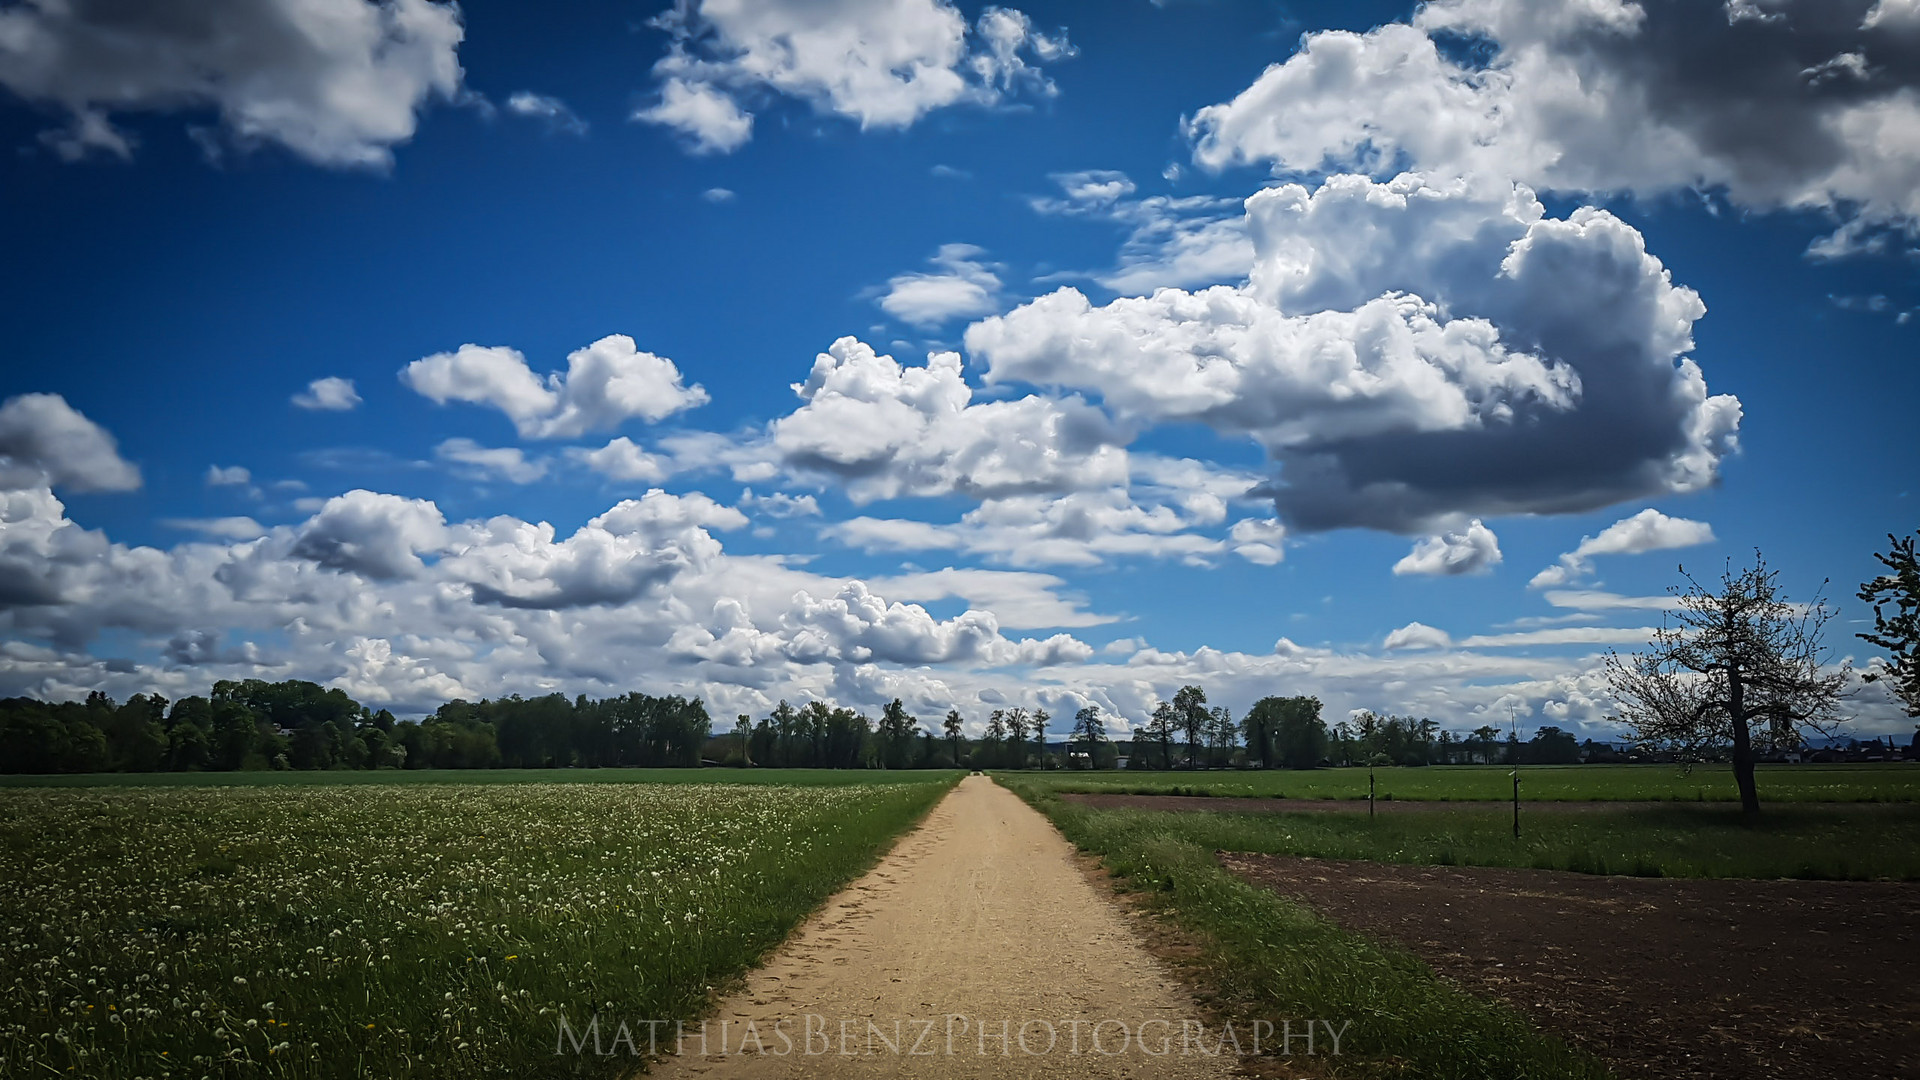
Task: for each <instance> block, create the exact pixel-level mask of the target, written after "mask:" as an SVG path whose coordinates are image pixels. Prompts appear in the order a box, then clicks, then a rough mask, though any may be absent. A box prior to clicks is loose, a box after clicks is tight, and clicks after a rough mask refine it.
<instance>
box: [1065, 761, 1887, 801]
mask: <svg viewBox="0 0 1920 1080" xmlns="http://www.w3.org/2000/svg"><path fill="white" fill-rule="evenodd" d="M1757 773H1758V783H1759V787H1760V799H1761V801H1762V802H1763V803H1764V802H1920V764H1911V763H1903V762H1889V763H1885V764H1847V765H1761V766H1759V767H1758V769H1757ZM1373 775H1374V782H1375V784H1376V786H1377V789H1378V790H1377V797H1378V798H1381V799H1413V800H1451V801H1482V800H1491V801H1499V800H1505V799H1508V798H1511V796H1512V793H1513V781H1512V779H1511V778H1512V776H1513V769H1512V767H1511V766H1507V765H1449V766H1445V767H1441V768H1434V767H1427V768H1381V769H1376V770H1373ZM1367 776H1368V770H1367V769H1364V768H1341V769H1304V770H1293V769H1271V770H1261V771H1245V770H1228V769H1220V770H1203V771H1198V772H1191V771H1176V772H1144V771H1138V772H1137V771H1133V770H1123V771H1117V772H1070V773H1056V774H1052V775H1051V776H1049V777H1048V783H1050V784H1051V785H1052V786H1053V787H1054V789H1055V790H1058V791H1078V792H1114V793H1125V794H1138V795H1150V794H1152V795H1211V796H1239V797H1254V798H1287V799H1364V798H1366V797H1367ZM1520 797H1521V798H1522V799H1523V800H1525V801H1530V802H1541V801H1551V802H1578V801H1587V800H1602V801H1615V800H1618V801H1627V802H1727V803H1737V802H1738V801H1739V799H1740V794H1739V792H1738V790H1736V789H1735V787H1734V783H1733V772H1732V769H1731V767H1730V766H1727V765H1695V766H1693V767H1692V768H1691V769H1683V768H1681V767H1680V766H1678V765H1525V766H1522V767H1521V769H1520Z"/></svg>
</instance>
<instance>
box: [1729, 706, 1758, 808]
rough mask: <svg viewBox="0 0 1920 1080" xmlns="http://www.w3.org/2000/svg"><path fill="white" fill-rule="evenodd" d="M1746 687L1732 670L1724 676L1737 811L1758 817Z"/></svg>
mask: <svg viewBox="0 0 1920 1080" xmlns="http://www.w3.org/2000/svg"><path fill="white" fill-rule="evenodd" d="M1746 698H1747V688H1746V684H1745V683H1744V682H1743V681H1742V680H1741V678H1740V672H1739V670H1738V669H1735V670H1733V671H1731V672H1729V673H1728V675H1727V705H1728V706H1729V707H1730V710H1731V711H1732V713H1733V782H1734V783H1735V784H1738V785H1739V786H1740V812H1741V814H1743V815H1745V816H1746V817H1748V818H1753V817H1757V816H1759V814H1760V790H1759V789H1758V788H1757V787H1755V786H1754V783H1753V740H1752V739H1751V738H1749V737H1748V733H1747V701H1746Z"/></svg>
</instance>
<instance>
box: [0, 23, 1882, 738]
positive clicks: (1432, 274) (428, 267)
mask: <svg viewBox="0 0 1920 1080" xmlns="http://www.w3.org/2000/svg"><path fill="white" fill-rule="evenodd" d="M737 7H738V5H732V4H715V3H712V2H711V0H708V2H704V3H702V2H690V3H688V4H685V5H683V6H682V7H680V8H678V9H676V10H675V12H671V13H665V14H663V9H662V5H658V4H651V5H649V4H593V5H572V6H569V7H568V8H567V9H566V10H563V11H554V10H546V9H541V10H537V11H536V10H534V9H529V8H525V7H523V6H513V5H498V4H487V3H468V4H463V5H460V6H459V7H457V8H455V7H453V6H451V5H431V4H426V3H424V2H420V0H408V2H404V3H393V4H389V5H386V6H374V5H370V4H367V3H365V2H364V0H328V2H327V3H325V4H321V5H318V6H316V7H315V8H314V9H313V10H315V11H318V10H323V9H324V10H327V11H329V12H330V13H331V14H334V15H337V16H339V19H338V20H336V21H335V22H333V23H328V24H320V23H307V22H302V20H301V17H297V16H293V15H287V14H285V13H284V12H282V11H281V6H280V5H279V4H277V3H275V2H273V0H245V2H242V0H194V2H193V3H191V4H186V5H184V6H183V7H182V10H186V9H192V10H193V11H194V12H195V13H196V14H198V15H201V16H203V17H204V18H202V19H201V20H199V21H197V22H196V21H195V20H191V19H185V20H180V21H178V22H177V23H176V22H172V21H169V20H165V19H160V18H158V17H153V18H151V19H149V18H148V17H145V16H141V15H138V14H134V15H126V14H117V13H104V14H93V13H90V11H87V10H83V11H82V12H81V13H80V14H73V13H71V12H68V13H62V12H61V11H60V10H59V9H58V8H55V7H51V6H49V7H41V6H38V5H35V4H27V5H23V6H16V7H14V8H12V9H9V10H8V11H5V12H0V31H10V32H11V36H9V33H0V86H3V87H4V88H5V90H4V91H0V145H4V146H5V147H6V148H8V150H9V152H8V153H7V154H5V155H0V170H4V176H5V179H4V183H5V185H6V190H7V191H8V192H9V193H10V195H11V197H10V198H9V199H7V200H6V202H5V207H4V209H0V229H3V230H4V232H0V236H3V237H4V242H5V243H6V246H7V249H8V250H9V251H12V252H14V253H16V254H15V257H14V258H12V259H9V260H7V262H6V269H5V271H4V273H5V274H6V281H5V288H4V290H0V319H3V320H4V325H5V326H6V327H7V328H8V330H9V333H8V335H7V349H8V361H7V364H6V368H5V374H4V379H3V380H0V398H5V399H7V404H6V406H5V411H0V464H4V465H5V466H6V467H5V468H3V469H0V478H3V479H4V480H5V486H6V487H7V491H6V492H4V493H3V494H0V498H4V499H5V500H6V503H5V505H6V508H7V511H6V513H5V514H4V515H0V586H3V587H0V629H4V631H5V635H6V638H7V645H6V646H5V647H6V649H7V659H6V660H5V661H4V662H0V691H4V692H7V693H33V694H39V695H45V696H50V697H68V696H78V695H82V694H84V693H86V692H87V691H88V690H91V689H96V688H98V689H106V690H108V691H110V692H113V693H116V694H126V693H131V692H133V691H136V690H147V689H157V690H160V691H161V692H164V693H167V694H169V695H173V696H177V695H180V694H185V693H193V692H203V691H204V689H205V688H206V686H207V685H208V684H209V683H211V682H212V681H213V680H215V679H219V678H236V677H248V676H257V677H264V678H286V677H302V678H312V679H315V680H317V681H321V682H323V683H328V684H331V685H339V686H342V687H344V688H346V689H348V690H349V691H350V692H352V693H354V694H355V695H356V696H357V697H359V698H360V699H361V700H363V701H367V702H369V703H375V704H385V705H391V706H393V707H395V708H396V710H397V711H403V712H404V711H419V710H421V709H430V708H431V707H433V706H434V705H436V704H437V703H438V702H439V701H440V700H444V699H445V698H447V697H451V696H466V697H480V696H493V695H498V694H502V693H508V692H522V693H534V692H545V691H548V690H552V689H559V690H564V691H566V692H569V693H576V692H578V693H589V694H599V693H608V692H617V691H622V690H625V689H648V690H653V691H665V690H671V691H675V692H689V693H697V694H701V695H703V696H705V697H707V698H708V700H709V701H710V703H711V704H712V705H713V708H714V711H715V712H716V713H717V714H719V715H722V716H728V715H732V714H733V713H734V712H751V713H758V712H761V711H763V710H764V709H765V708H766V707H768V706H769V705H770V704H771V703H772V701H773V700H775V699H777V698H780V697H787V698H790V699H794V700H799V699H803V698H808V697H813V696H825V697H830V698H834V699H837V700H841V701H845V702H848V703H851V704H856V705H858V706H861V707H867V708H873V707H876V706H877V705H878V704H879V703H880V702H882V701H884V700H885V699H887V698H891V697H893V696H901V697H904V698H906V699H907V700H908V702H909V705H910V707H912V708H914V709H915V710H916V711H918V712H919V713H920V714H922V715H937V714H939V713H943V712H944V711H945V709H946V708H947V707H949V706H950V705H954V706H958V707H959V708H961V710H962V712H963V713H965V714H966V715H968V716H969V717H970V718H972V719H976V720H977V719H982V718H984V713H985V711H986V710H987V709H988V708H991V707H993V706H995V705H997V704H1000V703H1006V702H1024V703H1028V704H1043V705H1046V706H1047V707H1049V708H1051V709H1053V711H1054V712H1055V713H1056V715H1059V714H1070V713H1071V712H1072V711H1073V709H1074V708H1076V707H1077V706H1078V705H1080V704H1084V703H1088V702H1092V703H1097V704H1100V705H1101V706H1102V707H1103V708H1105V709H1107V710H1108V711H1110V712H1112V713H1114V714H1116V715H1117V716H1119V717H1122V718H1130V719H1139V718H1141V717H1142V716H1144V714H1145V712H1146V711H1148V710H1150V709H1151V706H1152V703H1153V701H1154V700H1156V699H1157V698H1158V697H1165V696H1170V695H1171V693H1172V691H1173V690H1174V689H1175V688H1177V687H1178V686H1179V685H1181V684H1182V683H1185V682H1200V683H1201V684H1203V685H1205V686H1206V687H1207V688H1208V690H1209V692H1210V693H1211V694H1212V697H1213V700H1215V701H1217V702H1220V703H1224V704H1227V705H1229V706H1231V707H1233V708H1234V709H1235V710H1236V712H1238V711H1239V710H1240V709H1244V708H1245V706H1246V705H1247V704H1248V703H1250V702H1251V701H1252V700H1254V699H1255V698H1257V697H1260V696H1263V695H1265V694H1268V693H1317V694H1319V695H1320V696H1321V697H1322V698H1323V699H1324V700H1325V701H1326V702H1327V703H1328V705H1329V712H1330V714H1332V715H1334V716H1336V717H1337V716H1342V715H1345V713H1346V712H1347V711H1348V710H1351V709H1358V708H1372V709H1376V710H1380V711H1391V712H1399V713H1414V714H1417V715H1426V716H1431V717H1432V718H1434V719H1436V720H1439V721H1441V722H1442V723H1443V724H1445V725H1447V726H1449V727H1454V728H1470V727H1474V726H1477V725H1478V724H1479V723H1481V722H1482V721H1483V719H1484V718H1486V717H1491V716H1498V717H1501V718H1504V717H1505V715H1506V714H1507V712H1508V710H1509V707H1514V708H1517V709H1518V710H1520V712H1521V714H1522V716H1523V717H1526V718H1530V722H1532V723H1535V724H1538V723H1556V724H1559V725H1561V726H1563V727H1568V728H1571V729H1574V730H1577V731H1580V732H1582V733H1583V734H1593V735H1605V734H1609V733H1611V732H1613V731H1614V730H1615V727H1614V725H1611V724H1610V723H1608V721H1607V719H1606V718H1607V716H1608V714H1609V712H1610V710H1611V708H1612V706H1611V702H1610V700H1609V699H1608V698H1607V697H1606V694H1605V687H1604V681H1603V680H1602V679H1601V678H1600V677H1599V674H1598V662H1599V661H1598V655H1599V653H1600V652H1601V651H1602V650H1604V649H1605V648H1606V647H1608V646H1621V647H1630V646H1631V645H1632V643H1633V641H1634V639H1635V634H1636V632H1637V631H1639V630H1640V629H1641V628H1643V627H1646V626H1650V625H1654V624H1656V623H1657V622H1658V619H1659V615H1660V612H1659V607H1658V604H1659V603H1660V600H1659V598H1660V597H1661V596H1663V595H1664V590H1665V589H1666V587H1667V586H1669V585H1671V584H1673V583H1675V582H1676V581H1677V580H1678V579H1677V576H1676V573H1675V566H1676V564H1677V563H1680V562H1684V563H1686V565H1687V566H1688V567H1689V568H1690V569H1697V570H1699V571H1702V572H1708V573H1712V572H1717V571H1718V569H1719V568H1720V566H1721V565H1722V564H1723V562H1724V561H1725V560H1726V559H1728V558H1733V559H1735V560H1740V559H1744V558H1746V557H1748V556H1749V555H1750V553H1751V551H1752V550H1753V549H1754V548H1756V547H1758V548H1760V549H1762V550H1764V552H1765V553H1766V555H1767V558H1768V559H1769V561H1770V562H1771V563H1772V564H1773V565H1774V566H1776V567H1778V568H1779V569H1780V571H1781V574H1782V584H1783V585H1784V586H1785V587H1786V588H1787V590H1788V592H1789V595H1791V596H1793V597H1794V598H1796V599H1801V598H1807V597H1809V596H1810V595H1811V594H1812V593H1813V591H1814V590H1815V589H1816V588H1817V587H1818V586H1819V584H1820V582H1821V581H1822V579H1829V578H1830V579H1831V584H1830V585H1828V587H1827V594H1828V596H1829V597H1831V598H1833V599H1834V600H1835V601H1837V602H1838V604H1839V606H1840V616H1839V618H1838V619H1837V620H1836V622H1835V623H1834V624H1833V628H1832V632H1831V638H1832V644H1833V645H1834V646H1835V647H1836V656H1837V657H1846V656H1851V657H1853V658H1854V660H1855V663H1856V665H1857V666H1865V665H1867V664H1868V663H1870V655H1869V653H1868V651H1866V649H1865V646H1864V643H1859V642H1856V641H1854V640H1852V638H1851V634H1852V632H1853V631H1854V630H1856V629H1858V628H1859V625H1858V620H1860V619H1862V618H1864V615H1865V613H1864V612H1863V611H1862V609H1861V606H1860V605H1859V604H1858V603H1857V602H1855V601H1854V600H1853V598H1852V594H1853V591H1854V589H1855V587H1856V586H1857V583H1858V582H1859V581H1861V580H1863V579H1864V578H1866V577H1868V576H1870V575H1871V574H1872V573H1873V571H1874V564H1873V562H1872V558H1871V553H1872V552H1873V551H1875V550H1882V549H1883V548H1882V545H1883V544H1884V538H1885V534H1886V533H1888V532H1890V531H1897V532H1906V531H1910V530H1911V529H1912V528H1913V527H1914V526H1915V524H1916V521H1915V517H1916V513H1915V508H1914V507H1915V503H1914V501H1913V500H1914V496H1913V494H1912V493H1911V492H1910V490H1909V489H1910V487H1911V485H1912V478H1913V477H1914V475H1915V468H1914V466H1915V465H1916V454H1915V449H1914V444H1913V440H1912V436H1911V432H1910V430H1909V427H1910V425H1908V424H1907V423H1906V422H1905V417H1906V414H1907V413H1909V412H1911V405H1912V403H1913V402H1914V400H1915V399H1916V391H1917V390H1920V385H1917V383H1920V376H1916V374H1915V369H1914V363H1913V359H1914V355H1915V345H1914V342H1915V335H1916V334H1920V318H1915V317H1914V315H1913V313H1914V312H1915V311H1916V310H1920V289H1917V288H1916V281H1915V263H1914V260H1913V257H1912V251H1913V249H1914V236H1915V232H1916V219H1917V216H1920V196H1916V195H1915V192H1916V191H1917V190H1920V155H1916V154H1915V153H1914V152H1913V151H1912V149H1911V148H1912V147H1913V146H1914V145H1920V75H1917V74H1916V72H1920V48H1916V41H1917V40H1920V29H1916V28H1920V11H1916V10H1915V9H1914V8H1913V6H1912V5H1910V4H1903V3H1900V2H1897V0H1878V2H1858V3H1852V4H1838V5H1833V4H1829V5H1818V6H1815V5H1807V4H1796V3H1772V4H1769V3H1761V4H1759V5H1758V6H1757V7H1756V6H1754V5H1737V4H1736V5H1723V4H1717V3H1711V4H1694V5H1684V4H1683V5H1672V6H1668V7H1662V8H1659V9H1657V10H1655V11H1652V12H1647V11H1642V10H1641V9H1640V8H1638V7H1635V6H1633V5H1630V4H1626V5H1613V4H1606V3H1603V4H1597V5H1572V4H1568V5H1561V4H1545V5H1538V4H1536V5H1521V4H1518V3H1486V4H1466V3H1464V2H1462V3H1440V4H1434V5H1430V6H1428V7H1426V8H1423V9H1420V10H1419V11H1416V10H1415V9H1413V8H1412V7H1410V6H1408V5H1404V4H1403V5H1355V4H1345V5H1307V4H1288V5H1278V4H1268V3H1230V2H1225V0H1220V2H1194V3H1167V4H1164V5H1160V4H1152V3H1147V2H1145V0H1140V2H1135V3H1108V4H1095V5H1085V4H1041V3H1033V4H1026V5H1023V6H1022V7H1021V8H1020V9H1019V11H1013V10H1012V9H1000V8H983V7H981V6H978V5H972V4H960V5H957V6H956V5H953V4H950V3H947V2H946V0H808V2H804V3H802V2H799V0H794V2H783V3H767V4H763V5H754V6H752V10H748V11H742V10H736V8H737ZM1749 8H1751V13H1748V9H1749ZM1856 8H1857V9H1858V10H1854V9H1856ZM1842 9H1845V10H1842ZM206 27H219V28H221V29H223V30H224V31H225V33H223V34H220V35H211V34H208V33H206V32H204V31H205V28H206ZM1856 58H1857V59H1856ZM1568 70H1578V71H1579V72H1580V73H1581V75H1582V79H1583V81H1582V82H1581V83H1578V84H1569V83H1568V81H1567V80H1565V79H1560V78H1556V76H1555V73H1556V72H1565V71H1568ZM1756 113H1757V114H1762V115H1765V116H1767V117H1768V118H1769V120H1768V122H1766V123H1761V124H1755V123H1753V122H1752V121H1751V116H1752V115H1754V114H1756ZM749 114H750V120H749V119H746V118H747V117H748V116H749ZM1642 249H1644V253H1643V252H1642ZM1157 290H1172V291H1157ZM1702 305H1703V307H1704V311H1701V310H1699V308H1700V307H1701V306H1702ZM611 335H624V338H618V337H610V336H611ZM836 342H839V343H840V344H839V345H836ZM596 343H597V344H596ZM467 346H472V347H473V348H471V349H467V348H466V347H467ZM590 346H591V347H592V348H591V349H589V347H590ZM830 350H831V356H830V357H828V358H827V359H820V360H817V358H821V357H823V356H825V355H826V354H829V351H830ZM946 352H953V353H957V354H958V355H957V357H955V358H953V359H951V360H937V361H930V360H929V354H937V353H946ZM570 357H575V359H574V360H572V361H570ZM882 357H891V358H892V359H891V360H890V361H889V360H884V359H882ZM570 363H571V364H573V367H572V368H571V369H570V367H569V365H570ZM554 372H569V374H568V375H567V376H566V377H564V378H560V379H550V378H549V376H550V373H554ZM596 373H597V375H598V377H600V378H602V379H611V380H612V382H610V383H605V384H603V383H602V382H596V381H595V379H596ZM810 376H811V377H812V378H813V380H814V381H813V382H812V383H809V378H810ZM322 380H333V381H331V382H324V381H323V382H321V383H320V385H319V386H317V387H315V386H312V385H311V384H314V383H315V382H316V381H322ZM343 380H344V381H343ZM347 382H350V383H351V389H350V390H348V389H347V388H346V383H347ZM796 386H798V387H799V388H800V389H801V390H803V391H804V393H797V392H796ZM49 395H51V396H49ZM623 440H624V441H623ZM136 474H137V475H136ZM655 490H657V491H658V492H659V494H657V495H650V494H649V493H650V492H652V491H655ZM749 490H750V491H752V492H753V493H754V495H753V497H751V498H749V497H747V496H746V495H745V494H744V493H745V492H747V491H749ZM629 500H631V502H629ZM543 525H544V526H548V527H550V528H543ZM1583 539H1584V540H1585V541H1586V544H1585V547H1584V549H1583V547H1582V545H1583ZM1563 556H1565V557H1566V558H1565V559H1564V560H1563ZM1553 567H1558V568H1559V569H1557V570H1553V571H1552V572H1551V573H1546V574H1543V571H1547V570H1548V569H1549V568H1553ZM1516 635H1518V636H1516ZM1855 704H1856V706H1857V707H1858V711H1859V713H1860V715H1861V721H1860V723H1861V727H1862V728H1863V729H1864V730H1871V731H1904V730H1906V728H1907V725H1908V722H1907V721H1906V720H1904V718H1902V717H1900V716H1899V715H1898V713H1897V710H1894V709H1892V708H1891V707H1889V706H1888V705H1886V703H1885V701H1884V699H1883V698H1882V697H1881V696H1880V694H1879V692H1878V691H1877V690H1875V689H1869V690H1866V691H1864V692H1863V693H1862V694H1861V695H1859V697H1858V698H1857V699H1856V702H1855Z"/></svg>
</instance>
